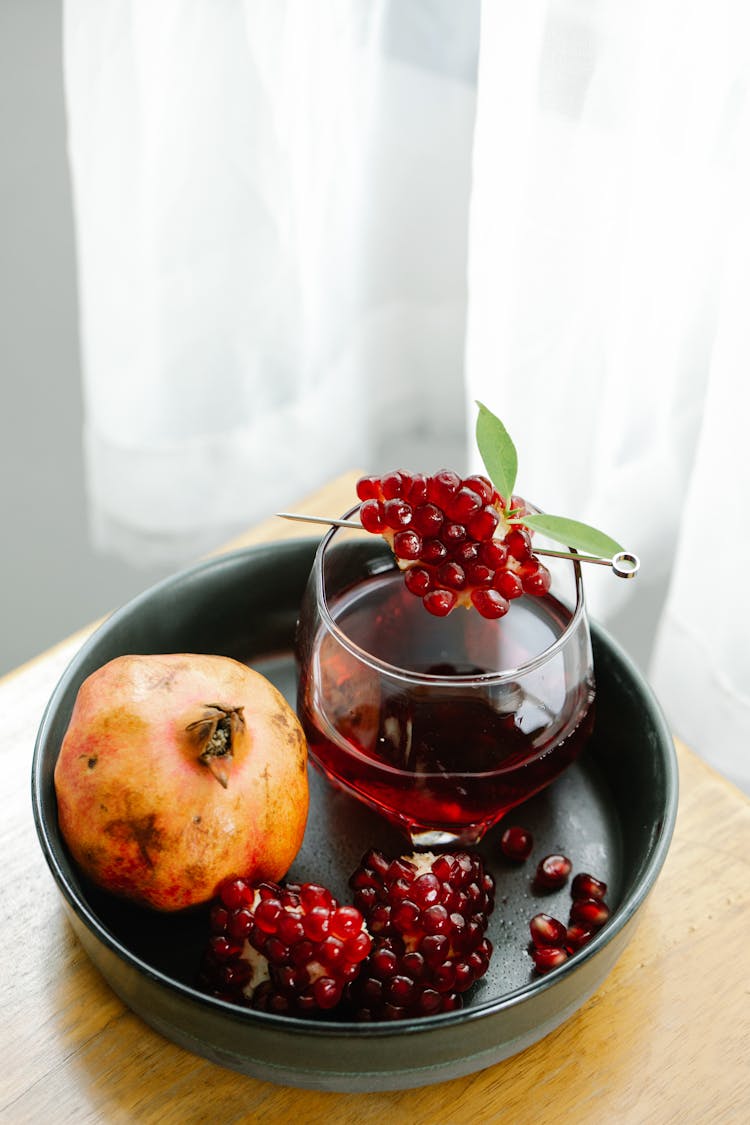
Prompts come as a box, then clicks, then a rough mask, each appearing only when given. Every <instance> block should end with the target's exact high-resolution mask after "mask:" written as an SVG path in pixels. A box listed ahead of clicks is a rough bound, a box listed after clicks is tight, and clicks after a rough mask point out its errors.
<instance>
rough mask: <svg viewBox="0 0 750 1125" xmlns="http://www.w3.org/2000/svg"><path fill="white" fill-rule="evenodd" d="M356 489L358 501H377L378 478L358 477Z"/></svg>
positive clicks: (378, 492) (378, 491)
mask: <svg viewBox="0 0 750 1125" xmlns="http://www.w3.org/2000/svg"><path fill="white" fill-rule="evenodd" d="M356 487H357V496H358V497H359V499H360V500H377V499H378V497H379V495H380V478H379V477H360V478H359V480H358V481H357V485H356Z"/></svg>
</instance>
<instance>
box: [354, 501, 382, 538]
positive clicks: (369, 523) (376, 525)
mask: <svg viewBox="0 0 750 1125" xmlns="http://www.w3.org/2000/svg"><path fill="white" fill-rule="evenodd" d="M359 519H360V523H361V524H362V527H363V528H364V529H365V531H371V532H372V533H373V534H375V535H379V534H380V533H381V532H382V530H383V528H384V527H385V516H384V514H383V505H382V504H381V503H380V501H379V500H365V501H364V503H363V504H361V505H360V509H359Z"/></svg>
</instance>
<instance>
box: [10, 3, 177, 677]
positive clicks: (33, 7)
mask: <svg viewBox="0 0 750 1125" xmlns="http://www.w3.org/2000/svg"><path fill="white" fill-rule="evenodd" d="M61 7H62V3H61V0H0V146H1V147H0V154H1V155H0V409H1V410H2V431H1V432H2V439H1V440H0V528H1V530H0V675H2V674H3V673H4V672H6V671H8V670H9V669H11V668H13V667H15V666H16V665H17V664H19V663H21V662H22V661H25V660H27V659H29V658H30V657H32V656H34V655H36V653H38V652H40V651H42V650H44V649H45V648H47V647H48V646H49V645H51V644H53V643H55V642H56V641H58V640H62V639H63V638H64V637H65V636H67V635H68V634H69V633H71V632H73V631H74V630H75V629H78V628H80V627H81V626H82V625H85V624H87V623H88V622H89V621H92V620H94V619H95V618H97V617H98V616H100V615H101V614H103V613H105V612H106V611H107V610H109V609H112V608H115V607H116V606H118V605H120V604H122V602H124V601H126V600H127V599H128V598H129V597H131V596H132V595H133V594H135V593H137V592H138V591H139V590H141V589H143V588H144V587H145V586H147V585H150V583H151V582H152V581H153V580H154V579H155V578H156V577H159V576H160V572H158V571H154V570H144V571H138V570H132V569H130V568H129V567H127V566H125V565H124V564H122V563H121V562H118V561H116V560H113V559H110V558H106V557H103V556H101V555H97V554H95V553H94V551H93V550H92V548H91V545H90V543H89V537H88V529H87V526H86V506H85V495H84V479H83V461H82V453H81V426H82V414H81V391H80V364H79V355H78V339H77V332H76V323H77V315H78V314H77V306H76V283H75V259H74V247H73V227H72V214H71V199H70V184H69V179H68V168H67V158H66V149H65V144H66V138H65V115H64V102H63V80H62V58H61Z"/></svg>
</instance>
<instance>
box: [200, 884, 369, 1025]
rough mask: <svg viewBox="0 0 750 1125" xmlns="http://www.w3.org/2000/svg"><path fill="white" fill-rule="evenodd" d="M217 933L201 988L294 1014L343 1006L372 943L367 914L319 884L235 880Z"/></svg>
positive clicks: (216, 916) (223, 890)
mask: <svg viewBox="0 0 750 1125" xmlns="http://www.w3.org/2000/svg"><path fill="white" fill-rule="evenodd" d="M211 930H212V936H211V938H210V939H209V941H208V945H207V947H206V949H205V951H204V955H203V962H202V965H201V970H200V973H199V978H198V985H199V987H200V988H201V989H202V990H203V991H204V992H208V993H210V994H211V995H213V996H217V997H219V999H221V1000H228V1001H230V1002H232V1003H235V1004H241V1005H242V1006H244V1007H251V1008H256V1009H259V1010H261V1011H267V1012H277V1013H288V1014H290V1015H312V1014H315V1013H316V1012H320V1011H328V1010H330V1009H331V1008H334V1007H336V1006H337V1005H338V1004H339V1003H340V1001H341V997H342V995H343V992H344V989H345V987H346V985H347V983H348V982H349V981H350V980H352V978H353V977H355V976H356V975H357V974H358V973H359V971H360V966H361V963H362V962H363V961H364V959H365V958H366V957H367V955H368V954H369V952H370V949H371V947H372V939H371V938H370V935H369V933H368V932H367V928H366V927H365V924H364V919H363V917H362V914H361V912H360V911H359V910H357V909H356V907H353V906H342V905H340V904H339V903H338V901H337V900H336V899H335V898H334V897H333V895H332V894H331V893H330V891H328V890H326V888H325V887H322V886H319V885H318V884H317V883H303V884H301V885H299V884H293V883H290V884H287V886H285V887H281V886H278V885H277V884H276V883H259V884H257V885H253V884H252V883H250V882H248V881H247V880H245V879H240V878H236V879H230V880H228V881H226V882H225V883H224V884H223V885H222V886H221V887H220V889H219V898H218V901H217V903H216V904H215V905H214V907H213V910H212V913H211Z"/></svg>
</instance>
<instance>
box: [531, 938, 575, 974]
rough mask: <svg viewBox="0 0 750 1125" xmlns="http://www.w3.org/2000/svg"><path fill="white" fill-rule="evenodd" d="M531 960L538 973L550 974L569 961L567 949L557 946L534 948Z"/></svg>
mask: <svg viewBox="0 0 750 1125" xmlns="http://www.w3.org/2000/svg"><path fill="white" fill-rule="evenodd" d="M531 959H532V961H533V962H534V965H535V966H536V971H537V972H538V973H549V972H551V970H552V969H557V968H559V967H560V965H564V964H565V962H566V961H567V960H568V954H567V951H566V950H565V949H562V948H560V946H555V945H543V946H534V947H533V949H532V950H531Z"/></svg>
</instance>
